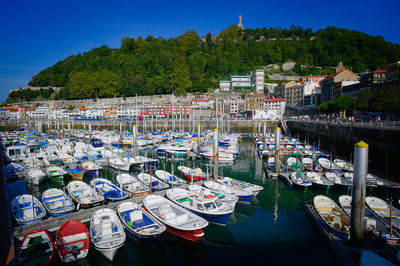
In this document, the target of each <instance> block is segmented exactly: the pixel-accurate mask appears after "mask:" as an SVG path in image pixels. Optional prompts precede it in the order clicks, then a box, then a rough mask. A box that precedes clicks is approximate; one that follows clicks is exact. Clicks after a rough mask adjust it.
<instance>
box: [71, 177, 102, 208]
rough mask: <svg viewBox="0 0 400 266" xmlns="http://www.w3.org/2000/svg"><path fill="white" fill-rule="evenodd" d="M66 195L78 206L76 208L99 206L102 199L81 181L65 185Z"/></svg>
mask: <svg viewBox="0 0 400 266" xmlns="http://www.w3.org/2000/svg"><path fill="white" fill-rule="evenodd" d="M67 190H68V194H69V195H70V196H71V198H72V199H73V200H74V201H75V202H76V203H77V204H78V206H77V208H79V207H83V208H89V207H93V206H98V205H101V204H102V203H103V201H104V197H103V196H102V195H100V194H99V193H98V192H97V191H96V190H95V189H94V188H92V187H91V186H89V185H88V184H86V183H85V182H83V181H72V182H69V183H68V185H67Z"/></svg>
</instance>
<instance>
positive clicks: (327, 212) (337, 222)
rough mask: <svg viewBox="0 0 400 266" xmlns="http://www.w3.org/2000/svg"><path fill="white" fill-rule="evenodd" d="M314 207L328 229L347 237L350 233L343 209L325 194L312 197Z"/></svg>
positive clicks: (344, 237)
mask: <svg viewBox="0 0 400 266" xmlns="http://www.w3.org/2000/svg"><path fill="white" fill-rule="evenodd" d="M314 207H315V210H316V211H317V213H318V215H319V216H320V217H321V219H322V221H323V223H324V224H323V225H324V227H325V228H327V229H328V230H329V231H331V232H333V233H335V234H336V235H337V236H339V237H342V238H343V239H348V237H349V234H350V220H349V218H348V217H347V215H346V214H345V213H344V211H343V210H342V209H341V208H340V207H339V206H338V205H337V204H336V203H335V202H334V201H333V200H331V199H330V198H328V197H326V196H322V195H319V196H316V197H314Z"/></svg>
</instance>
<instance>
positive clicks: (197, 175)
mask: <svg viewBox="0 0 400 266" xmlns="http://www.w3.org/2000/svg"><path fill="white" fill-rule="evenodd" d="M178 170H179V171H180V172H181V173H182V174H183V176H184V177H186V178H187V180H188V181H192V180H193V181H194V182H196V181H200V180H209V179H211V178H212V175H209V174H207V173H204V172H203V171H202V170H201V169H200V168H190V167H186V166H183V165H181V166H178Z"/></svg>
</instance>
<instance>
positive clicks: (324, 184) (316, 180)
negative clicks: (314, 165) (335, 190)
mask: <svg viewBox="0 0 400 266" xmlns="http://www.w3.org/2000/svg"><path fill="white" fill-rule="evenodd" d="M306 177H307V179H308V180H310V181H311V182H312V184H313V186H317V187H320V188H323V189H329V188H331V187H332V186H333V185H334V183H333V182H332V181H330V180H328V179H326V178H325V177H324V176H323V175H322V174H320V173H317V172H307V173H306Z"/></svg>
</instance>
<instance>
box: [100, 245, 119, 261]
mask: <svg viewBox="0 0 400 266" xmlns="http://www.w3.org/2000/svg"><path fill="white" fill-rule="evenodd" d="M124 244H125V242H124V243H122V244H121V245H118V246H116V247H113V248H100V247H96V246H95V247H94V248H95V249H96V250H97V251H99V252H100V253H101V254H102V255H103V256H104V257H106V258H107V259H108V260H109V261H113V260H114V257H115V255H116V254H117V252H118V249H119V248H120V247H122V246H123V245H124Z"/></svg>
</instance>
